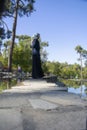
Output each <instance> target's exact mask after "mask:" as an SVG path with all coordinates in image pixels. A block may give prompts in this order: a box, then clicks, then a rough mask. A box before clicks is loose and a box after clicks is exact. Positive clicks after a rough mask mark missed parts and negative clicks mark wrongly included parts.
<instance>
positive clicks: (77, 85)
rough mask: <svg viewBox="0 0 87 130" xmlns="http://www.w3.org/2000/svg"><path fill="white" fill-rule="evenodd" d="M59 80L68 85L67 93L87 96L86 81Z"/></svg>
mask: <svg viewBox="0 0 87 130" xmlns="http://www.w3.org/2000/svg"><path fill="white" fill-rule="evenodd" d="M61 82H63V83H64V84H65V85H66V86H67V87H68V92H69V93H74V94H78V95H80V96H81V97H87V82H82V81H75V80H73V81H71V80H61Z"/></svg>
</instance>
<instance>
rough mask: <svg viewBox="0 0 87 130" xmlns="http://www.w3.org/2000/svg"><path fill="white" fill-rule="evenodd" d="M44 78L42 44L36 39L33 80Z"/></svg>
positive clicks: (33, 43)
mask: <svg viewBox="0 0 87 130" xmlns="http://www.w3.org/2000/svg"><path fill="white" fill-rule="evenodd" d="M43 76H44V74H43V70H42V68H41V59H40V43H39V41H38V39H34V40H33V42H32V78H35V79H38V78H42V77H43Z"/></svg>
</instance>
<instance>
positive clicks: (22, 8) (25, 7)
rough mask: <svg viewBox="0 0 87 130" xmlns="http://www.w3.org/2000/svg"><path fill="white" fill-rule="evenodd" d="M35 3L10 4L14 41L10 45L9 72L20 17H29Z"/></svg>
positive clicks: (20, 0)
mask: <svg viewBox="0 0 87 130" xmlns="http://www.w3.org/2000/svg"><path fill="white" fill-rule="evenodd" d="M34 2H35V1H34V0H10V2H9V6H8V16H10V17H11V16H12V17H13V28H12V39H11V45H10V52H9V58H8V70H9V71H11V70H12V54H13V48H14V43H15V36H16V26H17V18H18V15H19V16H20V17H22V16H24V15H26V16H29V15H30V14H31V13H32V12H33V11H34V7H33V3H34ZM11 14H12V15H11Z"/></svg>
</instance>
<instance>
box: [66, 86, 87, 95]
mask: <svg viewBox="0 0 87 130" xmlns="http://www.w3.org/2000/svg"><path fill="white" fill-rule="evenodd" d="M86 89H87V87H86V86H85V85H82V86H80V87H79V88H73V87H68V92H69V93H75V94H79V95H81V97H86V96H87V92H86V91H87V90H86Z"/></svg>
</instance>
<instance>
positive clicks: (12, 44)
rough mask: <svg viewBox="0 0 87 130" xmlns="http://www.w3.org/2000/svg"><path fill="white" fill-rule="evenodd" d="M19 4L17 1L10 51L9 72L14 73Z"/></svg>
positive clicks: (17, 0)
mask: <svg viewBox="0 0 87 130" xmlns="http://www.w3.org/2000/svg"><path fill="white" fill-rule="evenodd" d="M18 4H19V0H16V7H15V13H14V22H13V29H12V40H11V45H10V51H9V56H8V71H9V72H11V71H12V54H13V48H14V43H15V34H16V26H17V13H18Z"/></svg>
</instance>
